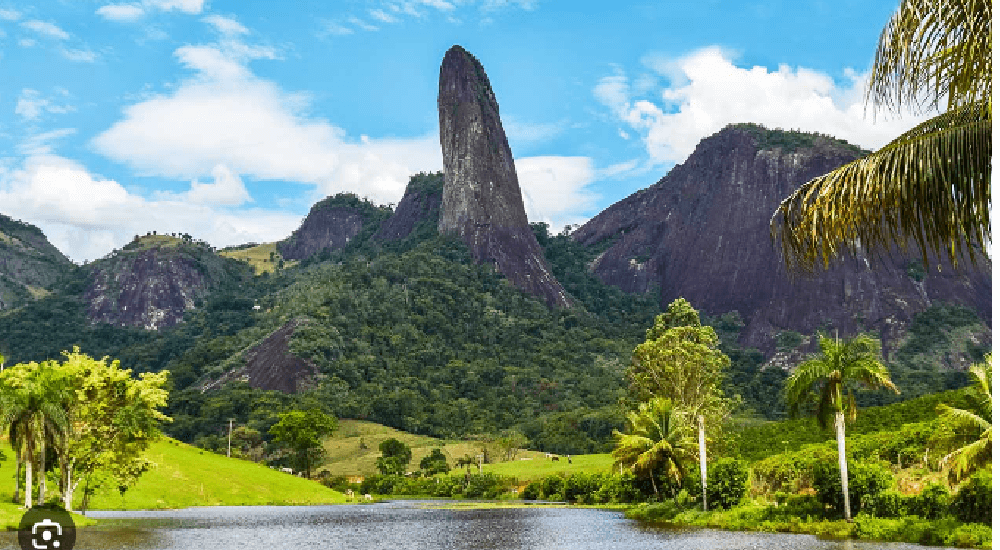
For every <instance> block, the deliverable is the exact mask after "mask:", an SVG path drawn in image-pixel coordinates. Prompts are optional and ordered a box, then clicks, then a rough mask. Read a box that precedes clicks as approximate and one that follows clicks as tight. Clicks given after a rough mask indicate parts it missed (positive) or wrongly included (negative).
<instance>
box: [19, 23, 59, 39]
mask: <svg viewBox="0 0 1000 550" xmlns="http://www.w3.org/2000/svg"><path fill="white" fill-rule="evenodd" d="M21 26H22V27H24V28H26V29H28V30H32V31H35V32H36V33H38V34H40V35H42V36H45V37H48V38H54V39H56V40H66V39H68V38H69V33H67V32H66V31H64V30H62V29H60V28H59V27H58V26H56V25H55V24H54V23H49V22H48V21H39V20H37V19H32V20H31V21H25V22H23V23H21Z"/></svg>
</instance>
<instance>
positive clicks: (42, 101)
mask: <svg viewBox="0 0 1000 550" xmlns="http://www.w3.org/2000/svg"><path fill="white" fill-rule="evenodd" d="M56 94H57V97H42V94H41V92H39V91H38V90H32V89H31V88H24V89H23V90H21V95H20V96H18V98H17V105H15V107H14V114H16V115H18V116H19V117H21V118H22V119H24V120H27V121H35V120H38V119H39V118H41V117H42V115H43V114H45V113H55V114H64V113H68V112H71V111H75V110H76V109H75V108H74V107H73V106H72V105H63V104H60V103H59V102H58V96H61V97H65V96H67V95H68V92H67V91H66V90H63V89H60V90H57V92H56Z"/></svg>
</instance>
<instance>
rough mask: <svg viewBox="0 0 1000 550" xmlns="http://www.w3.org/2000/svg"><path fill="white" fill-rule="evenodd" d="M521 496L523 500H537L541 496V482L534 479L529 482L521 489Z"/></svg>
mask: <svg viewBox="0 0 1000 550" xmlns="http://www.w3.org/2000/svg"><path fill="white" fill-rule="evenodd" d="M521 498H523V499H524V500H538V499H540V498H542V482H541V481H537V480H536V481H532V482H531V483H529V484H528V485H527V486H526V487H525V488H524V490H523V491H521Z"/></svg>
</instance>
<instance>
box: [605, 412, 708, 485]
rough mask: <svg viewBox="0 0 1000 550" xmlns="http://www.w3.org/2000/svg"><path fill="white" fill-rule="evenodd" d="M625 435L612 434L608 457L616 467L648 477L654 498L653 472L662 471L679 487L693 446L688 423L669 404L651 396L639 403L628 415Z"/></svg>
mask: <svg viewBox="0 0 1000 550" xmlns="http://www.w3.org/2000/svg"><path fill="white" fill-rule="evenodd" d="M627 420H628V431H629V433H628V434H623V433H621V432H619V431H618V430H615V431H614V436H615V439H616V443H615V449H614V450H613V451H612V452H611V456H613V457H614V458H615V463H616V464H623V465H625V466H628V467H630V468H632V470H633V471H635V472H636V473H637V474H645V475H648V476H649V481H650V482H652V484H653V492H654V493H655V494H656V496H657V498H659V496H660V491H659V489H657V487H656V479H655V477H654V473H656V472H657V471H664V472H665V473H666V475H667V477H668V478H669V479H671V480H672V481H673V482H674V483H673V484H672V485H671V492H672V493H673V494H674V496H675V497H676V492H674V490H673V487H674V486H677V485H680V482H681V479H682V478H683V477H684V462H686V461H687V460H689V459H692V458H693V457H694V453H695V450H694V449H695V443H694V441H693V439H692V437H691V426H690V423H687V422H685V421H684V419H683V418H682V417H681V416H680V415H679V414H678V413H677V411H676V410H675V409H674V405H673V402H671V401H670V399H667V398H665V397H654V398H652V399H650V400H649V401H647V402H645V403H640V404H639V410H638V411H630V412H629V413H628V419H627Z"/></svg>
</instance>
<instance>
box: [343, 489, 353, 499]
mask: <svg viewBox="0 0 1000 550" xmlns="http://www.w3.org/2000/svg"><path fill="white" fill-rule="evenodd" d="M344 494H345V495H347V500H354V490H353V489H348V490H347V492H346V493H344Z"/></svg>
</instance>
